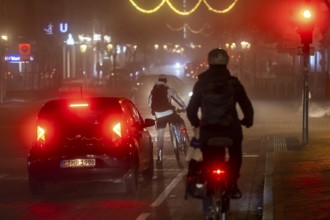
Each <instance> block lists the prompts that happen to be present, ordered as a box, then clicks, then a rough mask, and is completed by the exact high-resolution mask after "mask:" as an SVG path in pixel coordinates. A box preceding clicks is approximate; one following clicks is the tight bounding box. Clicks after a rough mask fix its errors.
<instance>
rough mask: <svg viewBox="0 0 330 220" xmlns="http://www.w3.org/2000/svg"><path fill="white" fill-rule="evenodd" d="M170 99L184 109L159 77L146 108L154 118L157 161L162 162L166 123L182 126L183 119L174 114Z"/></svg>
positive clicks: (164, 77) (165, 80)
mask: <svg viewBox="0 0 330 220" xmlns="http://www.w3.org/2000/svg"><path fill="white" fill-rule="evenodd" d="M172 99H173V100H174V101H175V102H176V103H177V104H178V105H179V106H180V107H181V108H182V109H185V108H186V104H185V103H184V101H183V100H182V99H181V98H180V96H179V95H178V94H177V92H176V91H175V90H174V89H173V88H170V87H169V86H168V84H167V78H166V76H165V75H163V74H162V75H160V76H159V78H158V81H157V82H156V83H155V85H154V86H153V88H152V90H151V92H150V95H149V99H148V106H149V107H150V108H151V113H152V114H153V115H154V116H155V117H156V129H157V161H158V162H161V161H162V160H163V148H164V134H165V128H166V126H167V124H168V123H171V122H172V123H179V124H182V123H184V122H183V119H182V118H181V117H180V116H179V115H178V114H177V113H176V112H175V107H174V106H173V105H172V103H171V101H172Z"/></svg>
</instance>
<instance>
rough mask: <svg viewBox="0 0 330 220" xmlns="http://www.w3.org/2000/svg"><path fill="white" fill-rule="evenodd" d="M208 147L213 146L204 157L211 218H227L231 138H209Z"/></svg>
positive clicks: (222, 219) (224, 219)
mask: <svg viewBox="0 0 330 220" xmlns="http://www.w3.org/2000/svg"><path fill="white" fill-rule="evenodd" d="M207 144H208V147H209V148H214V149H215V150H214V151H212V154H211V156H210V157H209V158H206V159H205V158H204V159H205V162H204V163H205V164H204V169H205V175H206V176H205V178H206V188H207V194H208V196H209V197H210V198H211V200H212V206H211V207H210V208H211V214H212V219H215V220H227V219H228V218H229V210H230V198H231V192H230V188H229V183H228V182H229V175H230V174H229V169H228V163H227V162H228V160H229V153H228V148H229V147H230V146H231V145H232V144H233V142H232V140H231V139H229V138H225V137H216V138H211V139H210V140H209V141H208V143H207Z"/></svg>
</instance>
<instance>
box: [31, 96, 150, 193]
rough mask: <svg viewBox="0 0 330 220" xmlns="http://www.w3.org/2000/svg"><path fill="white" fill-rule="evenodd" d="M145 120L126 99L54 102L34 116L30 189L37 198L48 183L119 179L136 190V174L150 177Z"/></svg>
mask: <svg viewBox="0 0 330 220" xmlns="http://www.w3.org/2000/svg"><path fill="white" fill-rule="evenodd" d="M154 124H155V121H154V120H153V119H145V120H144V119H143V118H142V117H141V114H140V113H139V111H138V109H137V108H136V107H135V106H134V104H133V103H132V102H131V101H130V100H128V99H126V98H119V97H118V98H117V97H91V98H86V99H73V98H67V99H55V100H50V101H48V102H47V103H46V104H44V105H43V107H42V108H41V110H40V111H39V113H38V115H37V124H36V134H37V135H36V138H35V140H34V142H33V143H32V146H31V148H30V150H29V152H28V157H27V165H28V176H29V186H30V190H31V193H32V194H35V195H37V194H41V193H42V192H43V190H44V186H45V184H46V183H49V182H59V181H74V180H78V181H116V182H118V181H120V182H121V183H123V185H124V187H125V191H126V193H134V192H135V191H136V190H137V184H138V175H139V174H142V177H143V179H144V180H146V181H150V180H151V179H152V178H153V175H154V162H153V142H152V138H151V135H150V134H149V132H148V130H147V129H146V128H147V127H150V126H153V125H154Z"/></svg>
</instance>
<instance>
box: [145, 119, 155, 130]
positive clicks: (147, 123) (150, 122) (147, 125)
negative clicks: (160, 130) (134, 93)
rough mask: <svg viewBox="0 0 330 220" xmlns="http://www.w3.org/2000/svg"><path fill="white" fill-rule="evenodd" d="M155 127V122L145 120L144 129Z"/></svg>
mask: <svg viewBox="0 0 330 220" xmlns="http://www.w3.org/2000/svg"><path fill="white" fill-rule="evenodd" d="M154 125H155V120H154V119H151V118H146V119H145V120H144V127H145V128H146V127H151V126H154Z"/></svg>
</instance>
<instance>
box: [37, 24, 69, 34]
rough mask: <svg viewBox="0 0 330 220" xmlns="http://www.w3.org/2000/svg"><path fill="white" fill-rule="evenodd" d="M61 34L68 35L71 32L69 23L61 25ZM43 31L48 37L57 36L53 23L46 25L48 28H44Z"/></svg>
mask: <svg viewBox="0 0 330 220" xmlns="http://www.w3.org/2000/svg"><path fill="white" fill-rule="evenodd" d="M58 30H59V31H60V32H61V33H67V32H68V30H69V26H68V23H60V25H59V29H58ZM43 31H44V32H45V34H46V35H53V34H55V31H56V30H55V26H54V25H53V24H52V23H49V24H48V25H46V27H44V28H43Z"/></svg>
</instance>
